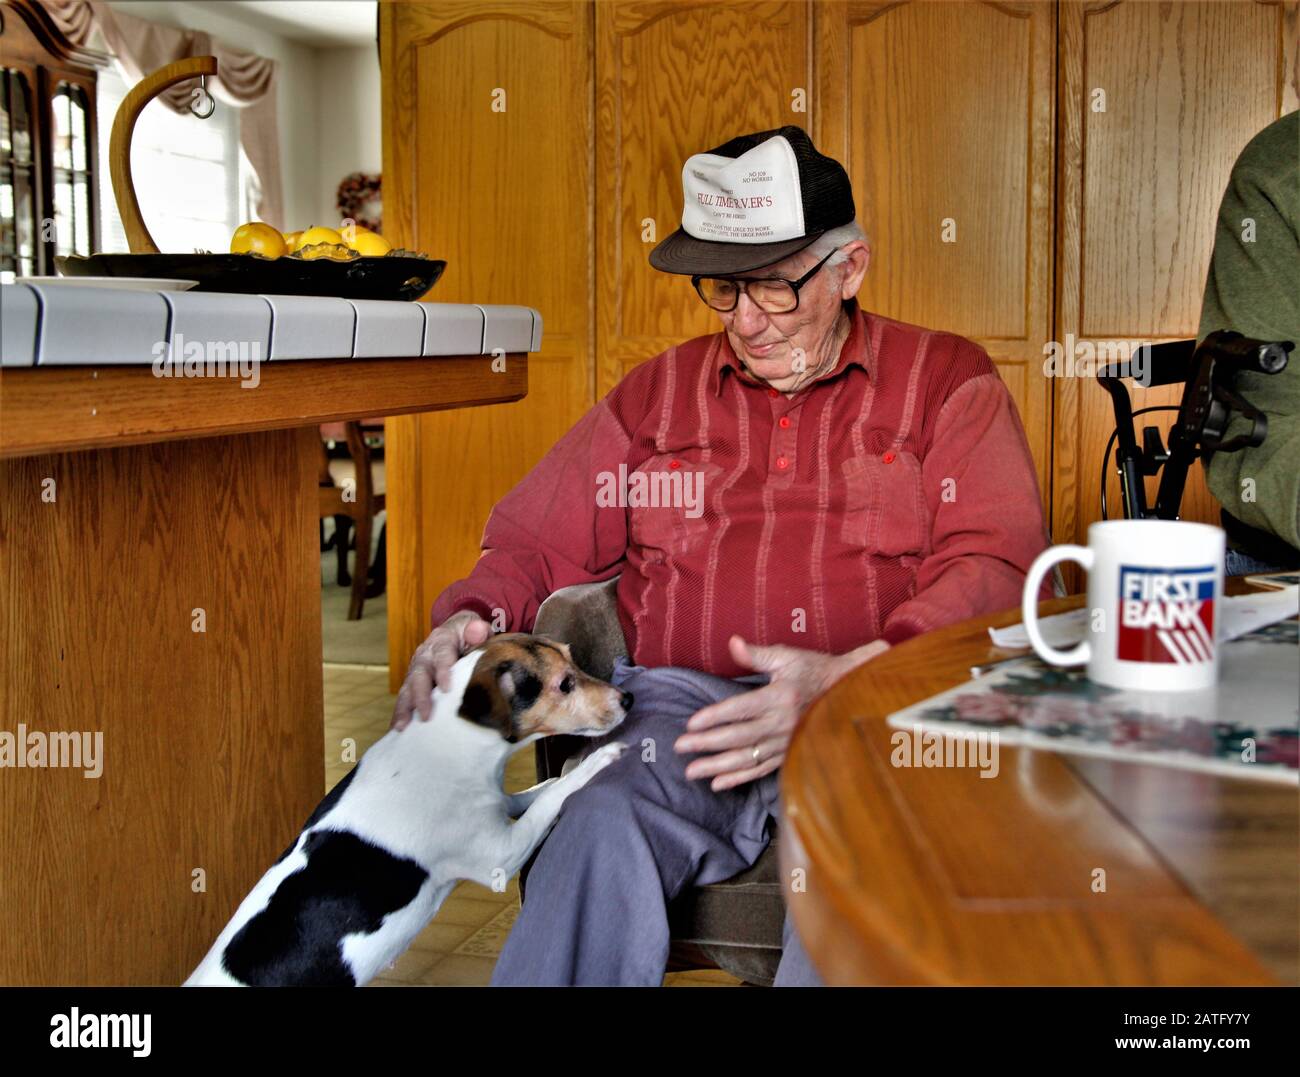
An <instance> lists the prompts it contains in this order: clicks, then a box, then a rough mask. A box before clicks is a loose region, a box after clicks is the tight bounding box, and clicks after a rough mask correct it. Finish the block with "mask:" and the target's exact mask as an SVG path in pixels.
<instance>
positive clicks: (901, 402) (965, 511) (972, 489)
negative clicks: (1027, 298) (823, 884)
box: [394, 126, 1046, 985]
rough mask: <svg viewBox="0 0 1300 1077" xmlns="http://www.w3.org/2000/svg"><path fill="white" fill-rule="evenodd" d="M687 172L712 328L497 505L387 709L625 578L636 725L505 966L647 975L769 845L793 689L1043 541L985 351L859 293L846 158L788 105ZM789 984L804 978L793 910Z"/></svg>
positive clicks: (654, 979)
mask: <svg viewBox="0 0 1300 1077" xmlns="http://www.w3.org/2000/svg"><path fill="white" fill-rule="evenodd" d="M682 183H683V189H684V196H685V209H684V211H683V215H682V227H681V228H680V229H678V231H676V232H675V233H674V234H673V235H671V236H669V237H668V238H667V239H665V240H664V241H663V242H662V243H660V244H659V245H658V246H657V247H656V248H655V249H654V251H653V252H652V253H651V255H650V261H651V264H652V265H654V266H655V267H656V268H658V269H660V270H663V271H665V272H669V273H677V274H682V275H689V276H690V277H691V278H692V283H693V284H694V286H695V289H696V291H697V292H698V294H699V296H700V298H701V300H702V301H703V302H704V303H705V304H707V305H708V307H709V308H710V309H711V310H713V311H714V312H716V314H717V316H718V318H719V319H720V321H721V322H722V330H723V331H722V332H720V333H715V334H713V335H711V336H704V337H697V338H695V339H694V340H690V341H687V342H686V343H684V344H679V345H677V346H675V347H673V348H670V349H669V350H668V351H666V352H664V353H663V354H661V355H658V356H656V357H655V358H653V359H651V360H649V361H648V362H646V363H643V364H642V365H641V366H639V367H637V368H636V369H635V370H633V371H632V372H631V373H630V374H629V375H628V376H627V377H626V378H624V379H623V380H622V381H621V382H620V383H619V384H618V385H617V386H615V388H614V389H613V390H612V391H611V392H610V393H609V395H608V396H606V397H605V399H603V400H602V401H601V402H600V403H599V404H597V405H596V406H595V407H594V408H593V409H592V410H591V411H590V412H588V413H587V415H586V416H585V417H584V418H583V419H582V420H581V421H580V422H579V423H578V424H577V425H576V426H575V427H574V428H573V429H572V430H570V431H569V432H568V433H567V434H566V435H565V436H564V437H563V438H562V439H561V440H560V441H559V443H558V444H556V446H555V447H554V448H553V449H552V450H551V451H550V452H549V453H548V454H547V455H546V456H545V457H544V458H543V459H542V461H541V462H540V463H539V464H538V465H537V466H536V467H535V468H534V469H533V470H532V471H531V472H530V473H529V474H528V475H527V476H526V477H525V478H524V480H523V481H522V482H521V483H520V484H519V485H518V486H517V487H515V488H514V489H513V490H512V491H510V493H509V494H507V495H506V496H505V497H504V498H503V499H502V500H501V502H500V503H499V504H498V505H497V506H496V508H495V509H494V510H493V512H492V514H491V516H490V517H489V519H488V522H487V526H486V528H485V530H484V533H483V555H482V556H481V557H480V559H479V561H478V563H477V564H476V565H475V567H474V570H473V572H472V573H471V574H470V576H469V577H468V578H467V579H465V580H462V581H460V582H458V583H456V584H453V585H452V586H451V587H449V588H448V589H447V590H446V591H445V592H444V593H443V594H442V595H441V596H440V597H439V598H438V600H437V602H436V604H435V605H434V609H433V623H434V624H436V625H439V627H438V628H436V629H435V630H434V632H433V633H432V634H431V635H430V636H429V638H428V639H427V640H426V641H425V642H424V643H423V644H422V645H421V647H420V648H419V650H418V651H417V653H416V655H415V657H414V658H413V659H412V661H411V667H410V672H409V673H408V675H407V679H406V683H405V684H404V685H403V687H402V691H401V694H400V696H399V699H398V704H397V708H396V713H395V716H394V724H396V725H399V726H400V725H404V724H405V723H406V721H408V720H409V718H410V717H411V713H412V711H413V710H418V711H419V712H420V713H421V715H422V716H423V715H424V712H425V711H426V710H427V709H428V697H429V692H430V688H431V685H432V682H433V680H434V679H435V678H436V679H437V680H438V681H439V683H442V678H443V676H444V675H445V673H446V671H447V670H448V669H449V668H450V666H451V664H452V663H453V662H454V661H455V659H456V657H457V656H458V655H460V654H462V653H464V651H465V650H466V649H467V648H469V647H472V646H474V645H476V644H478V643H481V642H482V641H483V640H484V639H486V638H487V636H488V634H489V633H490V631H491V629H492V627H496V628H498V629H505V630H511V631H516V630H526V629H527V628H529V627H530V626H531V625H532V623H533V620H534V617H535V616H536V614H537V609H538V606H539V605H540V603H541V602H542V600H543V599H544V598H546V596H547V595H548V594H550V593H551V592H552V591H554V590H557V589H558V588H561V587H564V586H567V585H569V584H574V583H580V582H592V581H598V580H603V579H609V578H610V577H611V576H613V575H614V574H616V573H620V574H621V575H619V580H618V613H619V619H620V621H621V624H622V627H623V631H624V634H625V636H626V640H627V645H628V649H629V655H630V659H629V660H626V661H621V662H620V663H619V665H618V667H617V668H616V669H615V672H614V676H613V680H614V682H615V683H616V684H618V685H620V686H621V687H624V688H626V689H627V690H628V691H630V692H632V693H633V695H634V697H635V702H634V704H633V706H632V710H631V712H630V713H629V715H628V717H627V720H626V721H625V723H624V725H623V726H622V727H620V728H619V729H618V730H616V731H615V732H614V734H613V736H614V737H615V738H617V739H619V740H622V741H624V742H625V743H627V744H628V745H629V746H630V747H631V750H630V751H629V752H627V753H626V754H625V755H624V756H623V758H622V759H621V760H619V761H618V762H616V763H615V764H613V765H611V766H609V767H607V768H606V769H605V770H604V771H603V772H601V773H600V774H599V775H598V776H597V777H596V778H595V779H594V780H593V781H592V782H591V783H590V784H589V785H587V786H586V787H585V788H584V789H582V790H581V791H579V792H578V793H576V794H575V795H574V796H572V797H571V798H570V799H569V800H568V801H567V802H566V804H565V806H564V810H563V813H562V814H561V816H560V818H559V820H558V821H557V823H556V825H555V828H554V830H553V831H552V832H551V835H550V837H549V838H548V839H547V841H546V842H545V844H544V845H543V846H542V848H541V850H540V851H539V853H538V856H537V859H536V861H535V863H534V866H533V868H532V871H531V872H530V874H529V877H528V896H527V900H526V901H525V902H524V905H523V908H522V910H521V912H520V915H519V919H518V921H517V923H516V925H515V927H514V930H513V931H512V932H511V935H510V937H509V939H508V940H507V942H506V945H505V948H504V949H503V951H502V954H501V958H500V960H499V961H498V963H497V967H496V971H495V974H494V977H493V983H494V984H642V985H650V984H658V983H660V982H661V981H662V978H663V973H664V967H665V964H666V961H667V955H668V946H669V929H668V919H667V905H668V903H669V902H670V901H671V900H672V899H673V898H674V897H675V896H676V895H677V894H678V893H680V892H681V891H682V890H683V889H684V888H686V887H689V886H699V885H704V884H708V883H711V882H716V881H720V880H723V879H727V878H729V877H731V876H733V875H735V874H737V873H739V872H740V871H743V870H744V869H745V868H747V867H749V866H751V865H752V864H753V863H754V861H755V860H756V859H757V858H758V856H759V855H760V854H761V853H762V851H763V849H764V847H765V846H766V844H767V841H768V820H769V818H770V817H777V818H779V813H780V804H779V796H778V792H779V788H778V778H779V769H778V768H779V767H780V766H781V762H782V760H783V759H784V758H785V753H786V750H787V748H788V746H789V744H790V738H791V736H792V734H793V733H794V731H795V728H796V726H797V725H798V722H799V717H800V715H801V714H802V712H803V711H804V710H805V708H806V707H807V706H808V704H809V703H810V702H811V701H812V700H813V699H814V698H815V697H816V696H817V695H818V694H820V693H821V692H823V691H824V690H825V689H826V688H827V687H828V686H829V685H831V684H832V683H833V682H834V681H835V680H837V679H838V678H839V677H841V676H843V675H844V674H845V673H846V672H847V671H849V670H851V669H852V668H854V667H855V666H857V665H859V664H861V663H863V662H866V661H869V660H870V659H871V658H872V657H874V656H875V655H878V654H879V653H881V652H882V651H883V650H885V649H887V648H888V647H889V646H890V645H891V644H893V643H897V642H899V641H901V640H905V639H908V638H909V637H911V636H914V635H917V634H918V633H921V632H925V631H927V630H929V629H932V628H937V627H939V626H940V625H945V624H949V623H951V622H954V621H958V620H961V619H962V618H965V617H970V616H972V615H975V614H978V613H983V612H988V611H992V610H996V609H1001V608H1005V607H1007V606H1014V605H1016V604H1017V602H1018V601H1019V599H1020V590H1021V586H1022V583H1023V579H1024V574H1025V571H1026V570H1027V568H1028V566H1029V564H1030V562H1031V561H1032V560H1033V558H1034V557H1035V555H1036V554H1037V553H1038V552H1039V551H1040V550H1042V549H1043V547H1044V546H1045V544H1046V534H1045V528H1044V524H1043V517H1042V511H1041V508H1040V504H1039V494H1038V488H1037V481H1036V478H1035V474H1034V468H1033V463H1032V461H1031V459H1030V455H1029V449H1028V446H1027V444H1026V441H1025V436H1024V432H1023V430H1022V428H1021V426H1020V422H1019V420H1018V418H1017V416H1016V410H1015V406H1014V404H1013V402H1012V400H1011V397H1010V395H1009V394H1008V392H1007V390H1006V388H1005V386H1003V384H1002V382H1001V381H1000V380H999V379H998V376H997V374H996V372H995V371H994V368H993V365H992V363H991V362H990V361H989V357H988V356H987V354H985V352H984V351H983V350H982V349H981V348H979V347H977V346H976V345H974V344H972V343H970V342H969V341H967V340H964V339H962V338H961V337H957V336H954V335H952V334H950V333H943V332H938V331H932V330H928V329H921V328H918V327H916V326H912V325H906V324H903V323H900V322H895V321H892V320H890V319H887V318H882V317H878V316H876V315H872V314H868V313H867V312H865V311H863V310H861V309H859V307H858V305H857V302H856V300H855V299H854V296H855V295H856V294H857V291H858V289H859V288H860V287H861V285H862V280H863V277H864V275H865V274H866V272H867V264H868V260H869V257H870V249H869V248H868V246H867V244H866V242H865V240H864V237H863V234H862V231H861V229H860V228H858V226H857V224H856V223H855V209H854V204H853V195H852V190H851V187H850V184H849V179H848V176H847V175H846V173H845V172H844V169H843V168H842V167H841V166H840V165H839V163H838V162H836V161H834V160H832V159H831V158H829V157H825V156H823V155H822V154H820V153H818V152H817V150H816V149H815V148H814V146H813V145H812V142H811V141H810V140H809V138H808V136H807V134H805V132H804V131H803V130H801V129H800V128H798V127H794V126H787V127H782V128H780V129H778V130H773V131H763V132H759V133H757V134H750V135H743V136H741V137H738V138H734V139H732V140H731V141H729V142H727V143H726V144H724V145H722V146H719V147H717V148H716V149H713V150H711V151H709V152H708V153H702V154H696V155H694V156H692V157H691V158H690V159H688V161H687V162H686V165H685V167H684V169H683V171H682ZM611 484H612V485H613V486H614V487H615V493H616V495H617V496H612V497H611V495H610V488H611ZM651 490H659V491H661V492H662V491H671V492H674V493H675V494H676V496H675V497H674V498H671V499H670V501H671V502H672V503H669V504H663V503H662V502H663V498H662V497H654V496H647V491H651ZM494 619H495V620H496V624H495V626H493V625H491V624H490V622H492V621H493V620H494ZM776 982H777V983H778V984H815V983H818V982H819V981H818V979H817V976H816V973H815V972H814V971H813V969H812V967H811V965H810V964H809V961H808V958H807V956H806V955H805V953H804V951H803V949H802V947H801V946H800V945H799V941H798V937H797V935H796V934H795V933H794V931H793V930H792V927H791V923H790V918H789V916H788V915H787V917H786V926H785V950H784V954H783V957H782V961H781V965H780V969H779V971H778V975H777V981H776Z"/></svg>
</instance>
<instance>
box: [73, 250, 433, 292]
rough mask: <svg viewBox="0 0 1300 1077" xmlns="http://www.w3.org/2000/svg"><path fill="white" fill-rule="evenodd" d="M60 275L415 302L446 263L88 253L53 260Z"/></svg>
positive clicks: (221, 289) (198, 289)
mask: <svg viewBox="0 0 1300 1077" xmlns="http://www.w3.org/2000/svg"><path fill="white" fill-rule="evenodd" d="M56 263H57V265H58V267H59V272H60V273H62V274H63V275H64V276H65V277H156V278H160V279H166V280H196V281H198V282H199V283H198V287H196V288H195V289H194V290H195V291H196V292H237V293H239V294H241V295H324V296H338V297H339V298H342V299H406V300H412V299H419V298H420V296H422V295H424V294H425V292H427V291H428V290H429V289H430V288H432V287H433V286H434V284H436V283H437V281H438V278H439V277H441V276H442V271H443V270H444V269H446V268H447V263H446V262H444V261H441V260H439V259H434V258H408V257H402V256H398V257H383V258H354V259H352V261H350V262H335V261H331V260H329V259H327V258H315V259H312V260H311V261H306V260H304V259H302V258H289V257H284V258H257V257H254V256H253V255H249V254H92V255H90V256H89V257H82V256H81V255H75V254H74V255H67V256H65V257H63V258H59V259H56Z"/></svg>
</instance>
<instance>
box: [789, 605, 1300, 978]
mask: <svg viewBox="0 0 1300 1077" xmlns="http://www.w3.org/2000/svg"><path fill="white" fill-rule="evenodd" d="M1242 589H1243V588H1242V585H1241V584H1240V581H1229V588H1228V590H1229V593H1232V592H1234V591H1238V592H1239V591H1240V590H1242ZM1082 603H1083V597H1082V596H1073V597H1070V598H1064V599H1056V600H1053V601H1050V602H1046V603H1044V604H1043V605H1042V607H1041V613H1042V614H1043V615H1047V614H1050V613H1059V612H1063V611H1065V610H1069V609H1075V608H1077V607H1079V606H1080V605H1082ZM1020 619H1021V615H1020V611H1019V610H1018V609H1016V610H1008V611H1006V612H1004V613H1001V614H998V615H996V616H990V617H980V618H976V619H974V620H969V621H965V622H962V623H960V624H956V625H952V626H950V627H947V628H944V629H941V630H939V631H935V632H930V633H927V634H925V635H923V636H920V637H917V638H915V639H912V640H908V641H907V642H905V643H902V644H900V645H899V646H896V647H894V648H892V649H891V650H889V651H887V652H885V653H884V654H882V655H880V656H879V657H877V658H874V659H872V660H871V661H870V662H868V663H866V664H865V665H863V666H860V667H859V668H858V669H856V670H855V671H853V672H852V673H850V674H849V675H848V676H847V677H845V678H843V679H842V680H841V681H839V682H838V683H837V684H835V685H834V686H833V687H832V688H831V689H830V690H829V691H828V692H827V693H825V694H824V695H823V696H822V697H821V698H820V699H819V700H818V701H816V702H815V703H814V705H813V706H812V707H811V708H810V710H809V711H808V712H807V714H806V715H805V716H804V718H803V721H802V723H801V725H800V727H799V730H798V732H797V733H796V735H795V738H794V741H793V743H792V745H791V750H790V753H789V755H788V757H787V759H786V762H785V764H784V767H783V776H782V797H783V804H784V817H783V822H782V826H781V828H780V858H781V866H782V878H783V879H784V880H787V881H788V886H787V889H788V891H789V892H788V893H787V902H788V905H789V908H790V910H791V913H792V915H793V916H794V920H795V923H796V925H797V927H798V930H799V934H800V937H801V939H802V941H803V942H804V945H805V946H806V948H807V950H808V953H809V956H810V957H811V959H812V961H813V963H814V965H815V966H816V967H817V969H818V970H819V971H820V973H821V975H822V977H823V978H824V979H825V981H826V982H827V983H830V984H839V985H850V984H860V985H867V984H870V985H1087V986H1100V985H1142V986H1172V985H1220V984H1234V985H1263V984H1291V985H1294V984H1296V983H1297V982H1300V967H1298V966H1300V939H1298V928H1297V925H1298V924H1300V857H1298V853H1297V850H1300V797H1298V796H1297V790H1296V787H1295V786H1294V785H1289V784H1274V783H1268V782H1262V781H1251V780H1244V779H1237V778H1230V777H1224V776H1221V775H1219V774H1214V773H1206V772H1196V771H1190V770H1182V769H1174V768H1172V767H1166V766H1153V765H1148V764H1143V763H1141V762H1127V761H1125V762H1119V761H1114V760H1111V759H1103V758H1097V757H1083V756H1078V755H1066V754H1061V753H1057V752H1051V751H1041V750H1035V749H1029V748H1017V747H1008V746H1006V745H1002V746H1001V749H1000V758H999V771H998V774H997V776H996V777H995V778H993V779H992V780H989V779H987V778H984V777H981V774H980V772H979V770H978V769H976V768H972V767H934V768H905V767H896V766H892V765H891V752H892V751H893V745H892V743H891V739H890V738H891V733H892V732H893V729H892V728H891V727H889V726H888V725H887V723H886V719H887V717H888V716H889V715H890V714H892V713H894V712H896V711H898V710H900V709H902V708H903V707H906V706H908V705H910V704H914V703H918V702H921V701H923V700H925V699H928V698H930V697H931V696H934V695H936V694H938V693H939V692H942V691H944V690H946V689H949V688H952V687H954V686H955V685H958V684H960V683H962V682H964V681H968V680H969V679H970V676H971V668H972V667H974V666H979V665H985V664H989V663H994V662H998V661H1000V660H1003V659H1006V658H1007V657H1008V656H1009V655H1012V654H1015V653H1019V652H1014V651H1007V650H1005V649H1001V648H998V647H995V646H993V644H992V642H991V640H990V637H989V633H988V629H989V627H990V626H992V627H1004V626H1008V625H1013V624H1016V623H1018V622H1019V621H1020ZM1285 661H1286V660H1285V658H1283V662H1284V663H1285ZM1280 675H1283V676H1293V677H1295V678H1296V680H1297V690H1298V691H1300V664H1297V665H1296V666H1295V667H1293V668H1292V669H1291V670H1290V671H1288V670H1285V669H1283V670H1281V671H1280Z"/></svg>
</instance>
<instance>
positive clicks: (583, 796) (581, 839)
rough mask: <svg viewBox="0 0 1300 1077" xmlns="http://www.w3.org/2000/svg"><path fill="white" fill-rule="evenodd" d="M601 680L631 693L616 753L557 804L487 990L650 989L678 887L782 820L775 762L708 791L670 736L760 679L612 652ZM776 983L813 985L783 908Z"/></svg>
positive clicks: (743, 861)
mask: <svg viewBox="0 0 1300 1077" xmlns="http://www.w3.org/2000/svg"><path fill="white" fill-rule="evenodd" d="M611 681H612V682H613V683H614V684H615V685H617V686H619V687H620V688H626V689H627V690H628V691H630V692H632V693H633V695H634V696H635V697H636V700H635V702H634V703H633V705H632V710H631V711H630V712H629V714H628V716H627V718H626V719H625V720H624V722H623V724H622V725H621V726H619V727H618V728H617V729H615V730H614V731H613V732H612V733H611V734H609V736H608V737H607V738H600V739H598V740H596V741H594V742H593V744H592V745H591V747H592V748H595V747H596V746H598V745H599V744H602V743H604V741H605V740H606V739H610V740H620V741H623V742H624V743H625V744H627V745H628V749H629V750H628V751H627V753H626V754H625V755H624V756H623V757H622V758H621V759H619V760H617V761H616V762H614V763H612V764H610V765H609V766H608V767H606V768H605V769H604V770H603V771H601V772H600V773H599V774H597V775H596V777H595V778H593V779H592V780H591V781H590V782H589V783H588V784H587V785H586V786H585V787H584V788H582V789H580V790H579V791H578V792H576V793H574V794H573V796H571V797H569V799H568V800H566V801H565V803H564V807H563V809H562V810H561V812H560V816H559V818H558V820H557V821H556V823H555V827H554V829H553V830H552V831H551V833H550V836H549V837H548V838H547V839H546V841H545V842H544V843H543V845H542V847H541V849H540V851H539V852H538V854H537V858H536V860H535V861H534V862H533V867H532V870H531V871H529V873H528V883H527V887H526V899H525V901H524V904H523V907H522V909H521V910H520V913H519V919H518V920H517V921H516V922H515V926H514V929H513V930H512V931H511V932H510V937H509V938H508V939H507V940H506V944H505V947H504V948H503V949H502V951H501V957H500V959H499V960H498V961H497V965H496V970H495V971H494V973H493V975H492V984H493V986H498V987H499V986H507V985H524V984H531V985H558V984H582V985H607V984H622V985H639V986H658V985H659V984H660V983H662V981H663V976H664V968H665V966H666V965H667V962H668V944H669V935H668V911H667V906H668V903H669V902H670V901H672V899H673V898H674V897H676V896H677V895H678V894H679V893H681V892H682V890H683V889H684V888H686V887H688V886H702V885H706V884H708V883H715V882H721V881H722V880H724V879H729V878H731V877H732V876H733V875H736V874H738V873H739V872H741V871H744V870H745V869H746V868H748V867H751V866H752V865H753V863H754V861H755V860H757V859H758V857H759V855H760V854H761V853H762V852H763V850H764V849H765V848H766V847H767V844H768V833H767V829H768V819H769V817H775V818H779V817H780V804H779V799H780V798H779V778H780V772H779V771H777V772H775V773H773V774H769V775H767V776H766V777H764V778H760V779H759V780H758V781H756V782H749V783H748V784H746V785H742V786H740V787H739V788H736V789H728V790H725V791H723V792H721V793H715V792H713V791H712V790H711V789H710V788H709V781H710V780H709V779H707V778H703V779H696V780H694V781H688V780H687V778H686V776H685V770H686V764H687V763H688V762H690V760H691V759H693V758H695V757H694V756H692V755H678V754H677V753H676V752H675V751H673V742H674V741H675V740H676V739H677V737H678V736H680V735H681V734H682V733H683V732H684V731H685V726H686V721H687V719H688V718H690V716H691V715H692V714H694V713H695V712H696V711H697V710H699V709H700V708H701V707H705V706H708V705H709V704H710V703H716V702H718V701H719V700H722V699H726V698H728V697H730V696H733V695H736V694H738V693H740V692H743V691H746V690H747V689H749V688H753V687H754V686H756V685H759V684H764V683H766V681H767V675H766V674H751V675H750V676H748V677H741V678H738V679H737V680H727V679H726V678H724V677H715V676H711V675H709V674H706V673H699V672H697V671H695V670H690V669H681V668H677V667H664V668H660V669H647V668H645V667H644V666H635V665H631V664H629V663H628V662H627V661H626V660H625V659H619V661H618V664H617V665H616V667H615V669H614V674H613V676H612V677H611ZM784 939H785V948H784V952H783V954H782V957H781V964H780V966H779V968H778V969H777V975H776V986H778V987H782V986H791V987H795V986H821V980H820V979H819V978H818V976H817V973H816V972H815V971H814V969H813V967H812V964H811V963H810V962H809V960H808V956H807V954H806V953H805V952H804V949H803V947H802V946H801V945H800V943H799V938H798V936H797V935H796V933H795V930H794V926H793V924H792V922H791V919H790V914H789V912H788V911H787V913H786V918H785V928H784Z"/></svg>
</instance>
